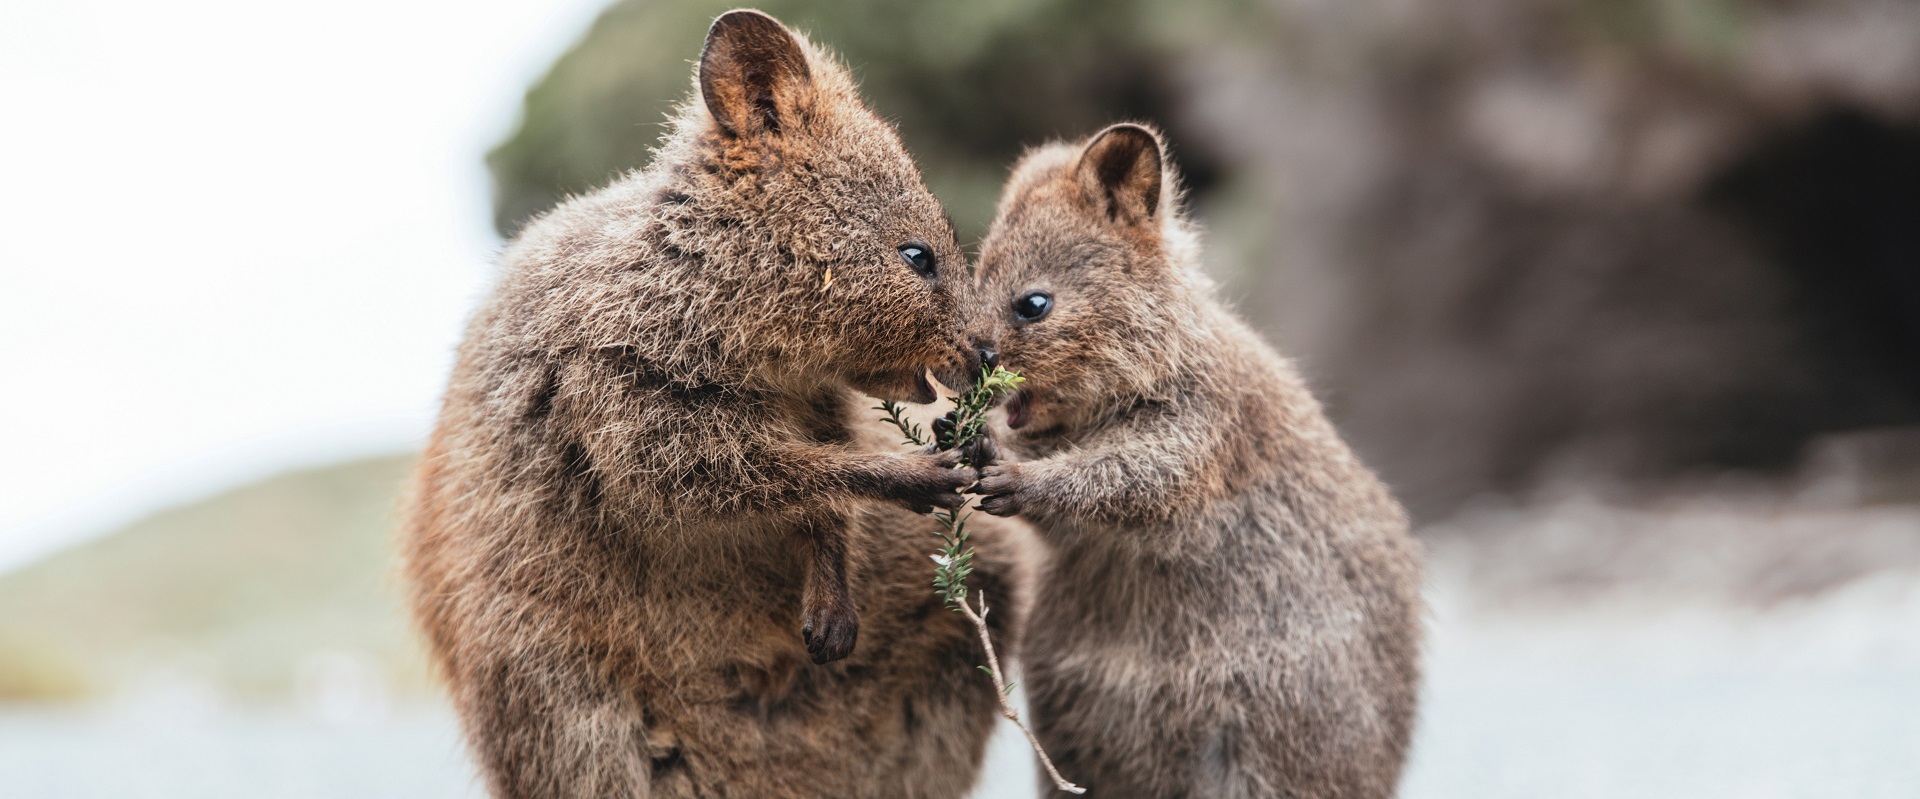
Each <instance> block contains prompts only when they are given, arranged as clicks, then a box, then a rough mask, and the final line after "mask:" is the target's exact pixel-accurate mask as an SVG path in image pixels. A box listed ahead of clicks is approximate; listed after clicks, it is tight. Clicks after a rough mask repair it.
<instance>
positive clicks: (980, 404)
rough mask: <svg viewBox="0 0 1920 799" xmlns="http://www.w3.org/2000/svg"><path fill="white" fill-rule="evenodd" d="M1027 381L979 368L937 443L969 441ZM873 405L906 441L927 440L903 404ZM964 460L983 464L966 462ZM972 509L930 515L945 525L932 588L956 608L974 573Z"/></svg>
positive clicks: (954, 445) (955, 445) (950, 445)
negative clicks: (1003, 399)
mask: <svg viewBox="0 0 1920 799" xmlns="http://www.w3.org/2000/svg"><path fill="white" fill-rule="evenodd" d="M1024 382H1026V378H1024V377H1021V376H1020V375H1019V373H1017V372H1010V371H1008V370H1006V369H1002V368H1000V367H997V366H995V367H992V368H988V369H981V370H980V380H979V381H978V382H976V383H975V384H974V386H973V388H972V389H970V390H968V391H967V392H966V393H964V394H961V395H960V396H958V397H954V398H952V399H953V410H952V411H950V412H948V413H947V415H946V417H945V419H946V424H945V425H936V426H935V429H936V431H937V433H938V434H937V435H936V436H935V438H937V439H938V440H937V441H936V442H935V449H937V450H950V449H961V448H964V447H967V446H969V445H971V444H973V443H974V442H975V441H978V440H979V439H980V436H981V435H983V434H985V433H986V430H987V411H989V410H992V408H993V403H994V402H995V401H996V400H998V399H999V398H1000V396H1001V395H1003V394H1011V393H1013V392H1015V391H1018V390H1019V389H1020V384H1021V383H1024ZM874 410H877V411H882V412H885V413H886V414H887V417H886V421H888V422H890V423H892V424H893V426H894V427H897V428H899V429H900V435H902V436H904V437H905V438H906V443H908V444H915V445H918V446H923V447H924V446H927V441H926V437H925V435H924V434H923V433H922V432H921V430H920V426H919V425H917V424H912V423H910V422H908V421H907V417H906V414H905V409H904V408H902V407H901V406H900V405H899V404H898V403H895V402H885V401H883V402H881V403H880V405H879V407H876V408H875V409H874ZM966 465H968V466H975V465H984V464H966ZM971 515H972V512H971V511H961V510H939V511H934V513H933V517H934V518H935V519H938V520H940V524H941V527H942V528H943V529H940V530H936V531H934V534H935V535H937V536H939V537H940V552H939V553H938V554H935V555H933V563H934V570H933V589H934V590H935V591H936V592H938V593H939V594H940V597H941V598H942V599H945V600H946V601H947V605H948V606H949V607H953V608H955V609H958V607H959V605H960V603H962V602H965V601H966V600H967V577H968V576H969V575H971V574H973V554H974V553H973V546H972V545H971V544H969V543H968V541H967V538H968V536H969V533H968V532H967V517H969V516H971Z"/></svg>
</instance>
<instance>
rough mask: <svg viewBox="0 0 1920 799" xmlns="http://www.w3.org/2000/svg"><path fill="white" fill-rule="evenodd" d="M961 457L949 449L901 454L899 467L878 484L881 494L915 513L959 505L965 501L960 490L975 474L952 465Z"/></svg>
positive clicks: (969, 482) (952, 507)
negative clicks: (883, 481)
mask: <svg viewBox="0 0 1920 799" xmlns="http://www.w3.org/2000/svg"><path fill="white" fill-rule="evenodd" d="M960 460H961V453H959V452H952V451H949V452H938V453H924V452H923V453H916V454H913V455H903V456H901V458H900V461H899V468H897V469H894V470H892V472H891V473H890V474H889V475H888V476H887V478H886V482H885V483H884V484H883V485H881V486H880V494H881V496H884V497H886V498H887V499H891V500H893V501H895V502H899V503H900V504H902V505H905V506H907V508H908V509H909V510H912V511H913V512H914V513H928V512H930V511H932V510H933V509H934V508H946V509H948V510H952V509H954V508H958V507H960V506H961V505H965V504H966V503H967V498H966V497H963V496H961V495H960V489H962V488H965V487H967V486H968V485H971V484H972V483H973V481H974V480H975V478H976V477H977V474H976V473H975V472H974V470H972V469H958V468H955V467H957V466H959V465H960Z"/></svg>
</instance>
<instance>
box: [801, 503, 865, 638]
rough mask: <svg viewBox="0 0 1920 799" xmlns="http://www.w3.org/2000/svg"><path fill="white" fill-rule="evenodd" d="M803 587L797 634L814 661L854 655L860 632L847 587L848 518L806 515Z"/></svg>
mask: <svg viewBox="0 0 1920 799" xmlns="http://www.w3.org/2000/svg"><path fill="white" fill-rule="evenodd" d="M802 534H803V535H805V536H806V540H807V552H808V554H807V574H806V588H805V590H804V592H803V593H802V594H801V599H800V637H801V638H802V639H804V640H805V641H806V644H807V654H808V655H810V656H812V657H813V662H815V663H831V662H833V661H836V660H839V659H841V658H844V657H846V656H848V655H850V654H853V644H854V640H855V639H856V638H858V637H859V635H860V611H859V609H858V608H856V607H854V604H853V592H852V591H851V590H850V589H849V588H848V586H847V519H846V517H844V516H840V515H838V514H820V515H817V516H814V517H812V518H809V519H808V520H807V521H806V522H805V523H804V526H803V529H802Z"/></svg>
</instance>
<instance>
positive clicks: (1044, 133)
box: [488, 0, 1239, 242]
mask: <svg viewBox="0 0 1920 799" xmlns="http://www.w3.org/2000/svg"><path fill="white" fill-rule="evenodd" d="M738 5H739V3H737V2H719V1H717V0H716V1H714V2H705V1H701V2H675V3H663V2H656V1H654V0H625V1H624V2H618V3H615V4H614V5H612V6H611V7H610V8H608V9H607V11H606V12H605V13H604V14H603V15H602V16H601V17H600V18H599V20H598V21H597V22H596V23H595V24H594V25H593V27H592V29H591V30H590V31H588V33H587V34H586V36H584V37H583V38H582V39H581V40H580V42H579V43H577V44H576V45H575V46H574V47H573V48H572V49H571V50H570V51H568V52H567V53H566V55H564V56H563V57H561V58H560V60H559V61H558V62H557V63H555V64H554V66H553V68H552V70H551V71H550V72H549V73H548V74H547V75H546V76H545V77H544V78H542V79H541V80H540V81H539V83H538V84H536V85H535V86H534V87H533V88H532V89H531V90H530V91H528V93H527V98H526V106H525V112H524V117H523V119H522V121H521V124H520V127H519V129H518V130H517V131H516V132H515V133H514V134H513V135H512V137H511V138H509V139H508V140H507V141H506V142H504V143H503V144H501V145H500V146H499V147H498V148H497V149H496V150H494V151H493V153H492V154H491V155H490V156H489V157H488V164H489V166H490V167H491V168H492V170H493V175H494V184H495V192H496V193H495V209H496V216H495V225H496V226H497V227H498V228H499V230H500V231H501V233H502V234H503V235H508V236H511V235H512V234H513V232H514V231H516V230H518V229H519V227H520V225H521V224H523V223H524V222H525V221H526V220H527V219H528V218H530V217H532V216H533V215H535V214H538V213H539V212H541V211H544V210H546V209H547V208H550V207H552V206H553V205H554V204H555V203H557V202H559V200H560V199H561V198H563V197H565V196H567V195H569V194H577V193H582V192H585V191H588V190H591V189H593V188H596V187H599V186H602V185H605V184H606V183H607V182H609V181H610V180H612V179H613V178H614V177H616V176H618V175H619V174H621V173H622V172H625V171H627V170H630V169H634V168H637V167H640V166H644V165H645V164H646V162H647V156H648V150H649V148H651V147H653V146H654V145H655V144H656V143H657V142H658V140H659V138H660V136H661V135H662V134H663V133H664V132H665V126H664V124H663V123H664V121H665V119H666V117H667V115H668V114H669V112H671V111H672V109H673V108H674V106H675V105H676V104H677V103H679V102H681V101H683V100H685V99H687V97H688V96H689V94H690V92H691V91H692V88H693V64H694V62H695V60H696V59H697V58H698V57H699V54H700V44H701V42H702V41H703V39H704V38H705V36H706V29H707V26H708V24H709V23H711V22H712V21H713V18H714V17H715V16H717V15H718V14H720V13H721V12H724V11H726V10H727V9H729V8H733V7H737V6H738ZM754 5H755V7H757V8H760V9H761V10H764V11H766V12H768V13H770V14H773V15H774V16H776V17H778V18H780V19H781V20H782V21H784V22H786V23H787V24H788V25H791V26H793V27H795V28H797V29H799V30H801V31H804V32H806V33H808V34H809V35H810V36H812V37H813V39H814V40H815V41H816V42H818V43H820V44H822V45H825V46H826V47H827V48H828V49H829V50H831V51H833V52H835V53H838V54H839V55H840V56H841V58H842V59H843V60H844V61H845V62H846V63H847V64H848V65H849V66H850V67H851V68H852V69H853V70H854V72H855V74H856V75H857V76H858V78H859V79H860V82H861V87H862V90H863V92H864V94H865V96H866V97H867V99H868V101H869V102H870V103H871V104H872V105H873V107H874V108H875V109H876V110H877V111H878V112H879V113H880V114H882V115H883V116H885V117H887V118H889V119H892V120H894V121H895V122H896V124H897V125H898V126H899V130H900V134H901V137H902V138H903V139H904V140H905V142H906V145H907V149H908V150H909V151H910V152H912V153H913V154H914V155H915V157H916V158H918V159H919V161H920V165H921V168H922V169H923V170H924V171H925V173H926V175H927V180H928V183H929V185H930V186H931V187H932V189H933V190H934V192H935V193H936V194H938V195H939V196H940V198H941V200H942V201H943V202H945V203H946V204H947V206H948V209H949V211H950V212H951V213H952V215H953V218H954V221H955V223H956V225H957V226H958V227H959V232H960V235H961V239H962V241H963V242H965V241H970V240H972V239H974V238H977V237H978V236H980V235H981V234H982V233H984V232H985V230H986V225H987V223H988V222H989V221H990V220H991V219H992V214H993V203H994V200H995V199H996V198H997V197H998V194H999V190H1000V183H1001V181H1002V180H1004V179H1005V177H1006V172H1007V169H1008V167H1010V166H1011V165H1012V163H1013V161H1014V159H1015V158H1017V157H1018V156H1019V154H1020V153H1021V152H1022V151H1023V149H1024V148H1026V147H1028V146H1031V145H1034V144H1039V143H1042V142H1045V141H1047V140H1049V139H1053V138H1070V137H1076V136H1082V135H1085V134H1088V133H1091V132H1093V131H1095V130H1098V129H1099V128H1101V127H1103V126H1105V125H1107V124H1108V123H1111V122H1114V121H1117V120H1122V119H1133V120H1148V121H1152V122H1157V123H1160V124H1162V125H1164V126H1167V127H1168V128H1169V129H1170V131H1171V132H1172V133H1173V134H1174V135H1173V140H1174V141H1175V142H1177V143H1179V150H1178V151H1177V153H1176V157H1178V158H1179V159H1180V161H1181V166H1182V167H1183V169H1184V170H1185V171H1186V173H1187V177H1188V181H1189V184H1190V185H1191V186H1193V187H1194V188H1195V189H1196V190H1197V191H1205V190H1206V189H1207V188H1209V187H1210V186H1211V185H1212V183H1213V181H1214V177H1215V175H1216V174H1217V172H1218V169H1217V166H1216V165H1215V162H1214V159H1213V158H1212V157H1211V156H1209V155H1208V154H1207V153H1206V152H1205V151H1204V150H1203V148H1202V145H1201V144H1200V142H1201V141H1202V137H1200V136H1197V135H1183V134H1184V131H1183V130H1182V127H1183V125H1184V122H1183V120H1182V118H1181V117H1180V115H1178V114H1176V113H1175V104H1176V100H1177V97H1178V96H1179V94H1180V91H1179V87H1178V86H1176V85H1175V78H1174V77H1173V76H1174V74H1175V72H1176V71H1175V70H1174V69H1172V68H1171V67H1170V64H1169V60H1170V59H1171V58H1172V57H1173V56H1174V54H1176V53H1177V52H1178V51H1179V49H1180V47H1181V43H1182V42H1183V41H1186V39H1187V37H1189V36H1191V34H1192V32H1193V31H1195V30H1197V29H1199V28H1201V27H1204V25H1203V24H1202V21H1203V20H1209V19H1216V18H1217V17H1216V16H1215V15H1216V14H1217V13H1218V12H1224V11H1228V10H1231V9H1232V8H1233V7H1235V6H1237V5H1239V3H1237V2H1235V0H1196V2H1191V3H1182V4H1171V3H1153V2H1142V1H1141V0H932V1H931V2H915V3H903V2H896V1H894V0H846V1H845V2H833V3H823V2H818V0H768V1H767V2H760V3H756V4H754Z"/></svg>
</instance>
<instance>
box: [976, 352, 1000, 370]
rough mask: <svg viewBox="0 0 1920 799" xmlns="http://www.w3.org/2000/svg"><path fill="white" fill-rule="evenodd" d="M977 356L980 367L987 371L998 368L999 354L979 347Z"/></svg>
mask: <svg viewBox="0 0 1920 799" xmlns="http://www.w3.org/2000/svg"><path fill="white" fill-rule="evenodd" d="M979 354H980V363H981V365H983V366H985V367H987V370H988V371H992V370H994V369H998V368H1000V353H998V352H994V350H993V348H992V347H981V348H980V352H979Z"/></svg>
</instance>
